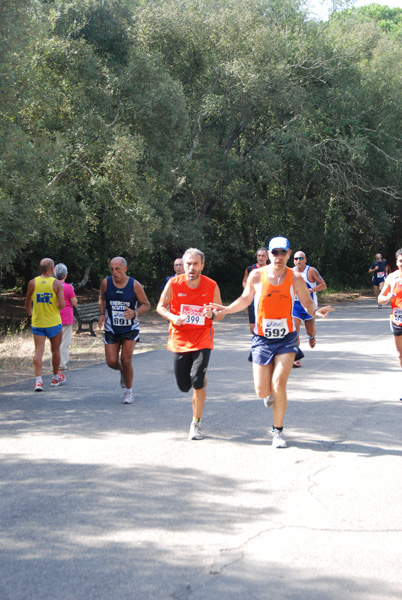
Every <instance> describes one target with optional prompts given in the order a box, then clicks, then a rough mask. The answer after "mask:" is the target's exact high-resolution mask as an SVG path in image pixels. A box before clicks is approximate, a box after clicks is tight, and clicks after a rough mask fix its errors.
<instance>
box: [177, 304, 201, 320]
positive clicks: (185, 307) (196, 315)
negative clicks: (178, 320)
mask: <svg viewBox="0 0 402 600" xmlns="http://www.w3.org/2000/svg"><path fill="white" fill-rule="evenodd" d="M203 310H204V307H203V306H195V305H194V304H182V305H181V307H180V316H181V317H184V318H185V319H186V320H185V324H186V325H205V315H203V314H202V312H203Z"/></svg>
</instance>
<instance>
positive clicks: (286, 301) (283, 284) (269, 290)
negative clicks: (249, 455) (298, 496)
mask: <svg viewBox="0 0 402 600" xmlns="http://www.w3.org/2000/svg"><path fill="white" fill-rule="evenodd" d="M290 254H291V250H290V244H289V241H288V240H287V239H286V238H284V237H276V238H273V239H272V240H271V241H270V242H269V259H270V264H269V265H267V266H266V267H262V268H261V269H255V270H254V271H252V272H251V273H250V275H249V277H248V279H247V285H246V287H245V289H244V292H243V294H242V295H241V296H240V297H239V298H238V299H237V300H235V301H234V302H232V304H230V305H229V306H227V307H224V306H222V305H219V304H211V308H213V309H214V311H216V312H217V314H218V315H227V314H231V313H236V312H239V311H241V310H243V309H245V308H246V307H247V306H248V305H249V304H250V302H251V301H252V300H253V298H254V297H255V305H256V317H257V319H256V328H255V330H254V336H253V340H252V345H251V355H250V359H251V360H252V362H253V376H254V387H255V391H256V394H257V396H258V397H259V398H263V399H264V404H265V406H267V407H269V406H272V409H273V428H272V435H273V439H272V446H273V447H274V448H285V447H286V445H287V444H286V441H285V439H284V437H283V434H282V430H283V420H284V417H285V413H286V408H287V394H286V384H287V381H288V378H289V375H290V372H291V370H292V365H293V361H294V359H295V356H296V353H297V352H298V346H297V332H296V330H295V326H294V322H293V318H292V309H293V300H294V296H295V294H297V296H298V298H299V300H300V302H301V303H302V305H303V306H304V308H305V310H306V311H307V312H308V313H309V314H311V315H313V316H316V317H321V318H324V317H326V316H328V313H329V312H331V311H333V310H334V309H333V308H331V307H330V306H325V307H323V308H317V305H316V304H315V303H314V302H313V300H312V298H311V296H310V294H309V293H308V290H307V286H306V283H305V281H304V279H303V277H302V276H301V275H299V274H298V273H295V272H293V271H292V269H288V268H287V266H286V263H287V262H288V260H289V258H290Z"/></svg>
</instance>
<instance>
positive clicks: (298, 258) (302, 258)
mask: <svg viewBox="0 0 402 600" xmlns="http://www.w3.org/2000/svg"><path fill="white" fill-rule="evenodd" d="M295 260H304V256H295Z"/></svg>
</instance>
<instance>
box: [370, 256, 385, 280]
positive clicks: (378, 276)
mask: <svg viewBox="0 0 402 600" xmlns="http://www.w3.org/2000/svg"><path fill="white" fill-rule="evenodd" d="M386 266H387V261H386V260H384V259H383V260H380V262H377V261H376V260H375V261H374V262H373V263H372V265H371V267H370V269H374V268H375V267H378V270H377V271H376V272H375V273H373V284H374V285H378V284H379V283H381V282H382V281H385V269H386Z"/></svg>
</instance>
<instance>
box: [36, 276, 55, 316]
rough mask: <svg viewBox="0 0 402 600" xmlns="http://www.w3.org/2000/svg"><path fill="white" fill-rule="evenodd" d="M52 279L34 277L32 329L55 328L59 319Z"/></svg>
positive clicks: (53, 279)
mask: <svg viewBox="0 0 402 600" xmlns="http://www.w3.org/2000/svg"><path fill="white" fill-rule="evenodd" d="M54 281H56V280H55V278H54V277H42V276H41V275H40V276H39V277H35V288H34V292H33V294H32V327H55V326H56V325H60V323H61V317H60V310H59V305H58V303H57V295H56V294H55V292H54V290H53V282H54Z"/></svg>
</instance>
